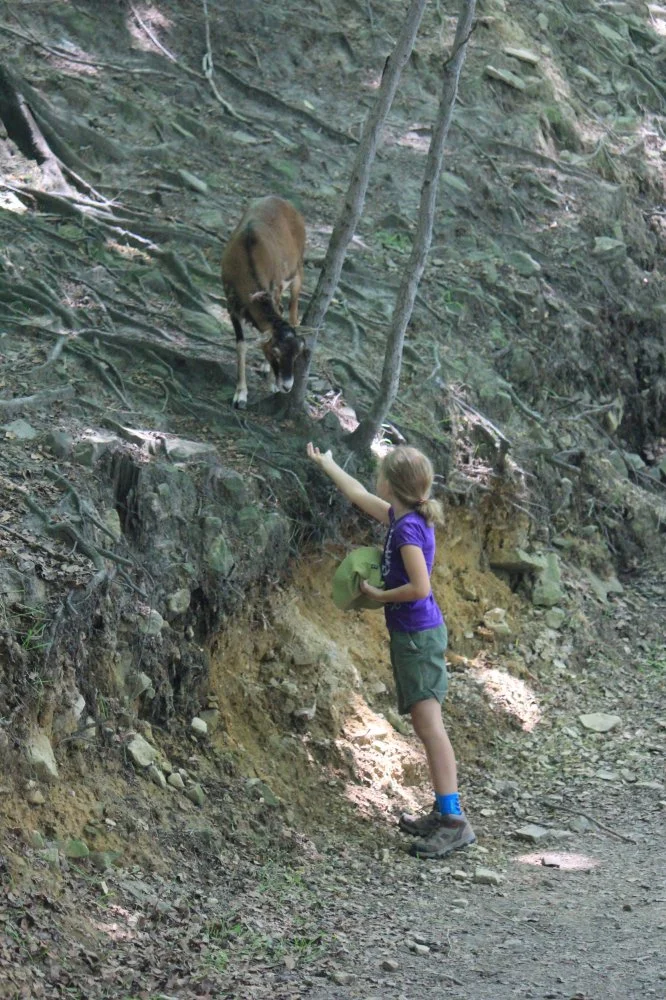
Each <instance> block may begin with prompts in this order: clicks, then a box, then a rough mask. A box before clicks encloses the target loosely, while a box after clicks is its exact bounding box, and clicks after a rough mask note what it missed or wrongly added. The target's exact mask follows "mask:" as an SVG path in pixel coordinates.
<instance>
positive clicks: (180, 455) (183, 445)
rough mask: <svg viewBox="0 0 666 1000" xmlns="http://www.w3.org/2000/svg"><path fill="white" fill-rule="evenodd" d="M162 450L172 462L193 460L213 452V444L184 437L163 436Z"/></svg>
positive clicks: (208, 455)
mask: <svg viewBox="0 0 666 1000" xmlns="http://www.w3.org/2000/svg"><path fill="white" fill-rule="evenodd" d="M164 450H165V451H166V453H167V455H168V457H169V458H171V459H173V461H174V462H193V461H197V460H198V459H201V458H209V457H210V456H211V455H214V454H215V445H214V444H207V443H206V442H205V441H188V440H186V439H185V438H178V437H165V439H164Z"/></svg>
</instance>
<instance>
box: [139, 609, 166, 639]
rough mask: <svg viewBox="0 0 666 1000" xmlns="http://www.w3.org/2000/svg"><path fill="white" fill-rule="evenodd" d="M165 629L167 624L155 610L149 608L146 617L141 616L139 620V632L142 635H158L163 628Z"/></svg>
mask: <svg viewBox="0 0 666 1000" xmlns="http://www.w3.org/2000/svg"><path fill="white" fill-rule="evenodd" d="M166 627H167V623H166V622H165V621H164V618H162V615H161V614H160V613H159V611H156V610H155V608H151V609H150V611H149V612H148V614H147V615H145V616H142V617H141V618H140V620H139V631H140V632H142V633H143V635H153V636H157V635H160V634H161V632H162V629H163V628H166Z"/></svg>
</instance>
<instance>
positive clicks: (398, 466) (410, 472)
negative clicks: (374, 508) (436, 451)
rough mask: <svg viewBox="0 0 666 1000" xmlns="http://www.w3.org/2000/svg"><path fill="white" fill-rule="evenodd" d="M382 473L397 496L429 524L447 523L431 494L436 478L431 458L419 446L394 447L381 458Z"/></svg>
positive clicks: (437, 501)
mask: <svg viewBox="0 0 666 1000" xmlns="http://www.w3.org/2000/svg"><path fill="white" fill-rule="evenodd" d="M380 473H381V475H382V476H383V477H384V479H385V480H386V482H387V483H388V484H389V486H390V487H391V490H392V491H393V493H394V495H395V496H396V498H397V499H398V500H400V502H401V503H403V504H404V505H405V507H410V508H411V509H412V510H415V511H416V513H417V514H420V515H421V517H422V518H424V520H425V521H426V524H444V512H443V511H442V505H441V503H440V502H439V500H433V499H432V498H431V496H430V491H431V489H432V484H433V480H434V478H435V472H434V469H433V467H432V462H431V461H430V459H429V458H426V456H425V455H424V454H423V453H422V452H420V451H419V450H418V449H417V448H409V447H408V446H407V445H399V446H398V447H397V448H394V449H393V451H390V452H389V453H388V455H386V456H385V458H384V460H383V461H382V464H381V466H380Z"/></svg>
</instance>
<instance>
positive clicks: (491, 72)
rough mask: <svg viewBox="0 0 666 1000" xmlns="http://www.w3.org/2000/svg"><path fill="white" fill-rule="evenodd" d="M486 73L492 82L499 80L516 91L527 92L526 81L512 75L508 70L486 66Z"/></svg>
mask: <svg viewBox="0 0 666 1000" xmlns="http://www.w3.org/2000/svg"><path fill="white" fill-rule="evenodd" d="M484 73H485V74H486V76H489V77H490V79H491V80H499V81H500V83H505V84H506V85H507V86H508V87H513V89H514V90H525V87H526V83H525V81H524V80H523V79H522V78H521V77H519V76H516V74H515V73H511V72H510V71H509V70H508V69H497V67H496V66H486V68H485V70H484Z"/></svg>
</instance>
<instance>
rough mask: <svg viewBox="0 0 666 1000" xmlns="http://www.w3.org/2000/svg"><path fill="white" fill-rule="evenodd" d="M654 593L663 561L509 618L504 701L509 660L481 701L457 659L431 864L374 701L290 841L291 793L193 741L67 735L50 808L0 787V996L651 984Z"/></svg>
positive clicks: (463, 993) (659, 906) (659, 669)
mask: <svg viewBox="0 0 666 1000" xmlns="http://www.w3.org/2000/svg"><path fill="white" fill-rule="evenodd" d="M295 596H296V595H294V594H292V595H291V597H292V599H294V598H295ZM664 605H666V581H665V580H664V578H663V577H661V578H659V579H657V578H652V579H649V578H641V577H639V578H638V579H636V580H635V581H633V584H632V586H631V588H630V589H628V590H626V591H625V593H624V594H623V595H621V596H615V597H612V598H611V599H610V603H609V604H606V605H601V604H600V602H599V600H598V598H596V597H595V596H594V595H593V594H591V595H590V599H589V602H588V604H587V606H586V607H585V609H584V610H585V621H584V622H582V621H580V619H579V621H578V622H573V623H571V621H570V622H569V623H568V624H563V623H561V624H560V628H559V629H558V630H557V631H556V630H552V629H544V622H543V620H542V617H541V614H539V613H537V615H536V617H535V615H534V613H532V614H531V615H530V613H528V612H525V614H526V618H525V621H524V626H525V632H524V634H525V635H526V636H527V635H530V636H531V637H532V638H531V639H527V638H526V639H525V642H526V644H527V643H528V642H529V645H530V647H531V648H532V649H533V651H534V652H535V653H538V655H535V657H534V661H533V664H532V666H531V671H530V676H529V678H528V680H527V687H528V689H529V691H528V692H526V691H525V690H523V691H522V699H521V698H518V697H517V696H516V695H515V693H514V694H513V697H512V696H511V694H512V693H511V690H510V682H511V681H512V680H513V681H516V678H515V677H512V675H511V674H508V673H505V674H504V677H505V680H507V681H508V682H509V688H508V689H505V690H504V692H503V698H502V697H500V699H499V701H498V700H497V698H496V696H497V692H498V674H499V672H498V671H496V672H495V674H494V675H492V678H491V679H492V680H493V682H494V683H493V684H491V685H490V686H489V685H488V683H487V676H486V675H487V672H488V667H487V658H486V659H485V660H484V658H481V660H480V661H479V662H477V663H473V662H468V663H467V664H466V666H465V667H464V668H462V669H461V668H460V667H458V668H457V669H456V671H455V672H454V673H453V675H452V686H451V694H450V698H449V703H448V705H447V713H448V714H447V718H448V719H449V724H450V727H451V731H452V734H453V738H454V742H456V743H457V744H458V746H459V747H460V748H461V749H462V750H463V753H462V760H461V764H462V776H463V789H464V793H465V801H466V806H467V809H468V812H469V814H470V816H471V817H472V819H473V822H474V825H475V827H476V830H477V833H478V843H477V845H476V846H475V847H473V848H470V849H469V850H467V851H465V852H461V853H458V854H457V855H455V856H454V857H453V858H450V859H447V860H446V861H443V862H434V863H423V862H419V861H416V860H414V859H412V858H410V857H409V856H408V855H407V854H406V853H404V852H405V849H406V847H407V846H408V845H407V841H406V839H405V838H403V837H402V836H401V835H400V834H398V833H397V832H396V830H395V827H394V822H395V815H396V813H397V811H398V809H399V808H400V806H401V804H402V802H403V799H402V797H401V793H400V790H399V789H397V788H396V787H395V786H396V784H397V783H398V782H403V783H406V784H407V786H408V787H407V791H408V792H409V791H410V790H411V792H412V793H413V795H414V798H415V800H416V801H417V802H421V804H424V805H425V804H426V803H427V791H426V786H424V783H423V761H422V759H420V758H421V755H420V751H419V750H418V747H417V745H416V742H415V740H414V738H413V737H412V736H410V735H409V731H408V729H407V730H406V734H405V735H404V736H401V735H399V734H398V733H396V732H395V731H392V732H393V739H395V740H399V741H400V743H401V744H403V746H402V748H397V749H396V747H395V746H394V745H393V743H392V738H391V737H390V736H388V735H387V732H386V729H387V726H386V723H384V724H383V729H384V732H383V733H382V726H381V721H382V715H381V713H378V712H377V713H375V714H374V715H373V716H372V717H371V718H370V717H368V716H363V714H362V712H360V711H357V712H352V713H350V715H349V717H348V719H347V720H346V723H345V726H344V728H343V730H342V732H341V734H340V738H339V739H338V740H337V741H336V745H337V747H338V750H339V756H338V757H337V758H335V759H332V758H331V757H329V758H328V759H327V758H326V757H324V758H323V759H322V764H323V766H320V767H318V768H317V767H316V766H314V767H312V768H311V774H310V782H309V787H308V788H307V794H308V796H309V797H311V799H313V800H314V799H315V798H316V799H318V803H316V804H315V803H314V801H313V802H312V806H313V807H312V808H311V809H310V810H309V816H310V821H309V824H308V826H309V830H308V834H307V835H305V834H304V833H303V832H297V830H296V829H295V828H294V826H293V825H292V824H293V823H294V815H293V814H294V810H295V809H296V807H297V805H302V803H299V801H298V799H297V798H294V800H293V801H292V800H290V798H289V797H284V798H283V797H281V796H280V797H278V796H276V795H275V794H274V793H273V791H272V790H271V788H270V787H269V786H268V785H267V784H266V783H265V782H261V781H259V780H258V779H256V778H254V779H250V780H248V779H246V778H243V777H242V776H241V775H239V774H238V773H237V772H235V771H234V767H233V764H232V762H231V760H230V758H228V757H226V756H225V754H224V752H222V751H221V749H220V746H219V744H216V741H214V740H213V741H212V742H211V739H210V737H202V736H201V735H200V734H197V735H196V736H195V735H193V737H192V743H191V752H190V753H189V754H188V755H187V756H186V757H183V756H182V755H183V744H182V741H180V742H178V743H176V744H170V743H169V741H168V740H167V739H165V738H164V734H159V733H157V732H152V733H151V732H149V731H147V730H144V731H145V734H146V736H148V737H150V741H151V742H150V743H148V742H146V746H151V744H152V745H154V746H156V747H159V753H157V752H156V751H153V753H152V755H151V759H159V760H162V761H164V759H165V758H166V756H167V755H168V756H170V757H172V759H173V763H174V766H173V770H172V773H171V776H170V777H169V784H168V785H167V786H166V787H163V788H162V787H158V786H160V785H161V784H163V782H155V783H154V784H153V782H152V781H151V773H150V770H149V769H148V770H147V767H148V761H147V759H145V760H144V759H143V758H140V757H138V756H137V749H138V748H137V746H136V745H135V746H132V745H130V746H129V747H128V751H129V758H132V757H133V756H134V757H135V758H136V759H135V760H133V763H132V767H137V768H138V776H137V777H133V776H132V775H133V770H131V769H130V770H127V769H125V770H124V771H119V770H118V768H117V765H114V763H113V762H114V760H117V759H118V758H117V753H116V754H114V753H113V752H111V751H109V750H106V751H100V750H97V751H96V752H95V753H94V756H93V758H91V757H90V752H89V751H88V750H82V749H79V750H78V751H77V752H75V754H74V756H73V758H72V759H71V760H70V764H69V768H68V773H67V776H66V777H67V781H66V785H65V787H64V788H63V782H61V783H60V784H59V785H58V786H45V785H43V784H42V788H45V789H46V796H44V795H42V797H41V798H42V799H44V798H46V797H47V798H48V802H47V803H43V802H41V803H40V800H39V799H34V798H32V799H31V798H30V796H29V795H28V799H29V801H30V803H31V804H30V805H28V806H25V807H23V809H22V810H21V809H18V808H17V804H16V802H15V801H14V800H9V817H8V818H9V821H10V823H9V829H8V831H7V839H6V845H5V849H6V851H8V855H7V857H6V864H7V867H6V868H5V873H4V880H3V885H2V894H3V908H2V913H3V915H2V929H3V937H2V946H1V947H2V950H1V951H0V961H1V962H2V967H3V972H4V976H5V979H4V986H3V987H2V990H3V992H2V995H3V996H7V997H40V996H44V997H65V996H68V997H69V996H73V997H82V998H83V997H86V998H93V997H112V996H113V997H120V996H122V997H128V998H129V997H142V998H143V997H146V998H155V1000H156V998H157V997H189V996H192V997H195V996H202V997H205V996H224V997H229V998H232V997H234V998H239V1000H240V998H250V997H270V996H277V997H281V998H285V1000H286V998H288V997H303V998H305V997H308V998H324V997H330V998H345V997H350V998H352V997H354V998H356V997H357V998H364V1000H369V998H371V997H380V996H385V995H387V993H388V994H390V995H391V996H395V997H396V998H398V997H405V998H408V1000H412V998H413V997H416V996H421V995H423V993H424V992H425V991H426V990H438V991H439V992H440V993H441V995H442V996H451V997H460V998H463V997H464V998H468V997H475V998H476V997H479V998H488V1000H490V998H493V1000H504V998H509V997H513V996H521V997H528V996H529V997H535V998H536V997H538V998H549V997H552V998H556V997H557V998H560V997H561V998H569V1000H571V998H574V997H576V998H586V1000H596V998H601V997H603V996H609V997H640V996H655V997H659V996H663V992H664V982H665V980H664V975H665V974H666V970H664V967H663V962H662V961H661V957H660V956H661V950H662V949H661V945H660V941H661V937H662V936H663V931H664V929H665V928H666V885H665V884H664V843H663V816H664V809H665V808H666V797H665V796H666V786H665V784H664V771H663V759H664V758H663V754H664V744H665V742H666V718H664V699H663V686H664V670H666V658H665V656H664V647H663V626H664ZM581 610H582V609H581ZM530 618H531V619H532V620H531V623H530V621H529V620H528V619H530ZM359 628H361V629H362V628H363V626H362V625H360V626H359ZM365 637H366V641H367V642H369V643H372V642H373V641H374V640H373V635H372V632H370V633H368V632H367V626H366V635H365ZM544 637H545V638H547V640H548V644H549V649H548V651H547V652H545V653H544V649H545V647H544V644H543V639H544ZM539 639H541V642H539V641H538V640H539ZM556 648H557V650H558V651H559V654H560V655H559V656H557V655H554V651H555V649H556ZM484 664H485V666H484ZM554 664H555V666H554ZM484 670H485V673H484ZM507 692H508V693H507ZM498 704H499V706H500V707H499V708H498ZM526 709H529V711H527V710H526ZM507 723H508V724H507ZM373 726H374V731H373V729H372V727H373ZM388 728H389V729H390V728H391V727H388ZM368 734H370V736H369V735H368ZM291 740H292V742H297V741H298V742H300V743H301V744H302V746H303V747H305V748H308V750H309V751H310V753H312V752H313V751H314V752H316V750H315V747H314V742H315V741H313V740H311V738H310V737H309V736H308V735H307V734H301V735H300V736H297V735H296V734H295V733H294V734H293V735H292V736H291ZM135 742H136V741H135ZM472 747H474V748H475V750H474V752H471V748H472ZM398 750H400V751H401V752H398ZM343 751H346V753H347V755H348V756H349V757H352V758H354V759H353V761H352V765H353V766H352V767H351V769H347V771H346V772H345V769H344V767H342V766H341V764H340V761H341V759H343ZM407 754H409V755H411V758H412V760H413V764H412V770H411V771H410V767H409V766H408V764H407V762H406V755H407ZM178 755H181V760H180V761H178ZM310 759H311V760H312V757H311V758H310ZM180 762H182V764H183V765H184V766H183V767H182V768H181V769H180V771H179V769H178V767H176V766H175V765H176V764H177V763H180ZM378 762H383V764H384V768H385V774H384V777H389V779H391V780H390V781H389V782H388V783H387V782H382V781H380V780H378V775H377V773H376V771H373V766H374V767H376V765H377V763H378ZM129 763H130V761H129V760H128V764H129ZM354 765H355V766H354ZM77 769H78V771H79V778H78V779H77V777H76V776H75V775H76V770H77ZM81 773H83V774H84V775H85V777H86V779H87V780H86V782H85V783H84V784H83V786H82V783H81V780H80V774H81ZM178 773H181V774H183V775H184V777H185V782H186V783H187V787H188V789H189V793H188V794H187V797H185V796H184V795H183V793H182V791H180V790H179V789H180V788H181V787H182V786H181V785H180V783H178V782H174V781H173V775H175V774H178ZM410 774H411V777H410ZM62 777H63V778H64V777H65V775H63V776H62ZM201 786H203V790H202V795H201V798H199V797H198V796H197V794H196V793H193V790H194V789H197V788H200V789H201ZM283 787H289V782H288V781H286V782H284V779H283ZM86 789H87V791H86ZM204 790H205V795H204ZM5 791H9V789H5ZM403 794H404V793H403ZM68 800H69V801H68ZM412 801H413V800H412ZM305 812H306V813H307V812H308V811H307V809H306V810H305ZM301 815H303V814H302V813H301ZM84 819H85V825H84V826H83V828H82V829H81V824H82V823H83V820H84ZM77 822H78V824H79V826H78V827H77V825H76V823H77ZM298 827H299V828H300V829H301V830H302V829H303V823H302V821H301V822H300V823H298ZM66 829H69V831H70V833H72V834H76V836H70V837H69V838H68V837H64V836H63V831H64V830H66ZM56 830H57V832H58V833H59V834H60V836H59V837H58V836H56ZM114 848H115V850H114Z"/></svg>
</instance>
